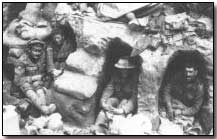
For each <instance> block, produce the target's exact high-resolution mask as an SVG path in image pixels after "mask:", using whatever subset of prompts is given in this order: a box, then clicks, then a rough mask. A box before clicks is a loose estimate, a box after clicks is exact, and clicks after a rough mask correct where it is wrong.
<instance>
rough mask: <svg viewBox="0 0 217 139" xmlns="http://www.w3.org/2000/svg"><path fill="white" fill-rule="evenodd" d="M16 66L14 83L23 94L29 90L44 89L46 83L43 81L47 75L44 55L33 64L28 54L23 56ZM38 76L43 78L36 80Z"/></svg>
mask: <svg viewBox="0 0 217 139" xmlns="http://www.w3.org/2000/svg"><path fill="white" fill-rule="evenodd" d="M15 65H16V66H15V79H14V82H15V84H16V85H17V86H19V87H20V88H21V90H22V91H23V92H26V91H28V90H34V91H35V90H38V89H41V88H42V87H43V85H44V82H43V80H42V79H43V77H45V74H46V59H45V55H44V54H43V56H42V57H41V58H40V60H39V61H38V62H36V63H33V62H32V61H31V60H30V59H29V57H28V56H27V55H26V54H23V55H22V56H21V57H20V58H19V59H18V60H17V63H16V64H15ZM37 76H41V78H39V79H34V78H35V77H37Z"/></svg>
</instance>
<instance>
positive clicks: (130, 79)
mask: <svg viewBox="0 0 217 139" xmlns="http://www.w3.org/2000/svg"><path fill="white" fill-rule="evenodd" d="M140 66H141V59H140V57H137V56H136V57H130V58H129V57H123V58H120V59H119V61H118V62H117V63H116V64H115V65H114V67H115V70H114V73H113V76H112V77H111V81H110V83H109V84H108V85H107V87H106V88H105V90H104V92H103V95H102V98H101V100H100V104H101V107H102V111H100V113H99V115H98V117H97V119H96V122H95V126H94V128H95V129H94V130H95V134H106V128H107V129H108V128H109V121H110V120H112V119H111V118H109V116H108V115H110V116H111V115H122V116H125V117H126V116H128V115H132V114H135V113H136V112H137V105H138V104H137V94H138V89H137V85H138V81H139V80H138V79H139V78H138V77H139V73H140Z"/></svg>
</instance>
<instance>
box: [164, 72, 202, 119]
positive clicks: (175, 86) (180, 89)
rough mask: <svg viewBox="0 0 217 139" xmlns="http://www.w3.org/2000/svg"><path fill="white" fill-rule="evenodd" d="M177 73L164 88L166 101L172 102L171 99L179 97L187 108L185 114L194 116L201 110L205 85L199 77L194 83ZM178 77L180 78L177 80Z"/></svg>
mask: <svg viewBox="0 0 217 139" xmlns="http://www.w3.org/2000/svg"><path fill="white" fill-rule="evenodd" d="M180 76H183V75H182V74H177V75H176V76H175V77H174V78H173V79H172V80H171V82H170V83H168V84H167V85H166V86H165V88H164V91H163V92H164V96H165V97H164V99H165V100H164V101H165V102H171V99H173V98H174V99H177V100H179V101H180V102H182V103H183V104H184V105H185V106H186V108H185V109H184V110H183V115H188V116H194V115H195V114H196V113H198V112H199V110H200V108H201V106H202V104H203V99H204V86H203V84H202V83H201V81H200V80H199V79H195V81H194V82H192V83H187V82H186V81H185V80H184V79H182V77H181V78H180ZM177 79H178V80H177Z"/></svg>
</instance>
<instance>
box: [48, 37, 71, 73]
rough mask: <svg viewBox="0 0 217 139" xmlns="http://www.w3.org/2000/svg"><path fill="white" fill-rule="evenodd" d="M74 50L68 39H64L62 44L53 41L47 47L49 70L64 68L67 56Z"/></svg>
mask: <svg viewBox="0 0 217 139" xmlns="http://www.w3.org/2000/svg"><path fill="white" fill-rule="evenodd" d="M73 51H74V48H73V46H72V45H71V44H70V43H69V42H68V41H64V43H63V45H61V46H57V45H55V44H54V43H51V44H50V45H49V46H48V48H47V55H48V58H49V59H48V68H49V71H50V70H51V69H54V68H56V69H63V68H64V67H65V61H66V59H67V57H68V56H69V54H70V53H72V52H73Z"/></svg>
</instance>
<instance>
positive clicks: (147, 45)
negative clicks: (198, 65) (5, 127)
mask: <svg viewBox="0 0 217 139" xmlns="http://www.w3.org/2000/svg"><path fill="white" fill-rule="evenodd" d="M73 4H74V3H73ZM73 4H72V5H69V4H67V3H58V4H57V5H56V6H57V7H55V5H53V6H54V7H53V9H52V11H50V12H51V15H52V14H53V15H56V18H57V21H58V23H60V24H62V25H67V26H69V27H70V28H71V29H72V30H73V31H74V33H75V36H76V43H77V46H78V47H77V49H76V51H75V52H73V53H71V54H70V55H69V56H68V58H67V60H66V68H65V70H64V72H63V74H62V75H61V76H59V77H57V78H55V79H54V86H53V88H51V89H49V91H50V92H51V93H50V94H48V97H49V98H50V99H51V100H50V101H51V102H54V103H55V104H56V105H57V108H58V110H57V111H58V112H59V113H60V114H59V113H55V114H52V115H50V116H48V117H43V116H41V117H39V118H34V119H29V121H27V124H26V126H25V128H26V129H27V134H29V135H32V134H37V135H64V134H67V135H84V134H92V133H91V131H90V130H89V129H86V128H84V127H89V126H90V125H92V124H94V120H95V118H96V113H97V109H96V107H98V106H97V105H98V104H97V99H98V98H97V97H98V93H99V92H98V91H100V89H99V88H100V87H101V86H99V85H100V83H99V81H100V79H101V75H103V74H104V73H103V72H104V71H103V67H104V64H105V62H106V61H105V60H106V56H107V51H108V49H109V48H108V46H107V45H108V42H109V41H110V39H111V38H116V37H118V38H120V39H121V40H122V41H123V42H126V43H127V44H129V45H130V46H131V47H132V48H130V49H132V50H133V51H132V52H131V56H135V55H140V56H141V57H142V59H143V61H144V62H143V65H142V74H141V75H140V83H139V87H138V90H139V95H138V105H139V108H138V115H135V116H132V117H126V118H123V117H114V118H113V121H112V123H111V127H110V128H111V129H110V131H111V133H110V134H121V135H127V134H130V135H132V134H135V135H138V134H139V135H141V134H142V135H172V134H174V135H183V134H184V133H183V130H182V129H180V127H179V126H177V125H175V124H174V123H172V122H170V121H169V120H168V119H164V118H162V117H161V118H160V121H161V124H160V125H159V126H156V127H155V128H156V129H155V130H154V131H153V130H152V128H153V127H154V125H157V123H156V124H154V125H153V123H152V122H151V121H152V120H153V119H155V118H156V117H157V116H159V115H158V106H157V105H158V91H159V86H160V83H161V80H162V79H161V78H162V74H163V72H164V70H165V67H166V63H167V61H168V59H169V57H170V56H171V55H172V54H173V52H175V51H177V50H180V49H182V50H192V49H196V50H198V51H200V52H201V53H202V54H203V55H204V56H205V58H206V59H207V60H208V62H209V63H210V67H211V74H212V75H213V69H212V65H213V25H212V24H213V21H212V20H213V19H211V18H209V17H207V16H199V17H198V18H195V16H192V15H193V14H192V10H189V9H190V8H191V7H189V6H186V5H185V6H184V9H182V8H181V7H175V6H173V5H172V4H168V5H169V7H166V8H165V9H163V10H162V9H160V8H159V9H160V10H156V12H153V9H154V8H153V9H152V8H150V7H152V6H153V5H156V4H155V3H153V4H148V3H144V4H141V3H134V4H130V5H129V4H126V3H124V4H121V3H116V4H115V3H114V4H113V3H99V4H96V5H95V6H96V7H97V8H93V7H86V6H87V5H86V6H85V5H83V7H82V5H81V6H80V7H79V4H78V5H76V4H74V5H73ZM164 5H166V4H164ZM168 5H167V6H168ZM32 6H33V9H32ZM34 6H35V8H34ZM40 6H41V4H36V5H34V4H33V5H31V4H27V7H26V9H25V10H24V11H22V12H21V13H20V16H21V20H18V19H14V20H13V21H12V22H11V23H10V24H9V23H8V22H7V21H8V20H7V18H6V17H4V24H3V25H4V28H5V31H4V33H3V44H4V45H5V46H8V47H9V48H10V50H9V55H10V56H12V57H15V58H19V56H20V55H22V54H23V53H24V52H23V51H22V50H23V48H24V46H25V45H26V44H27V42H28V40H31V39H32V38H35V37H36V38H39V39H42V40H45V39H46V38H47V37H48V36H49V35H50V33H51V24H50V23H49V22H48V21H46V20H44V19H42V20H43V22H42V24H39V22H38V20H37V23H38V24H37V26H36V28H37V30H36V32H38V31H39V32H40V33H41V34H37V33H36V34H31V35H33V36H29V35H28V34H25V33H24V34H21V35H17V34H16V28H17V26H19V24H22V22H24V21H25V20H30V19H32V18H34V16H33V17H31V16H28V12H29V11H31V12H33V11H34V10H35V11H36V12H37V10H36V9H37V8H39V7H40ZM73 6H74V8H72V7H73ZM149 6H150V7H149ZM177 6H178V5H177ZM144 7H146V8H147V9H146V10H144V12H143V13H141V14H137V13H138V12H137V10H138V9H140V8H142V9H143V8H144ZM153 7H154V6H153ZM173 7H174V9H175V11H176V12H174V11H173ZM196 7H197V6H196ZM149 8H150V9H149ZM192 8H194V7H192ZM196 9H197V8H195V10H196ZM7 10H8V9H7V7H4V12H7ZM195 10H193V13H194V12H195ZM177 11H179V12H177ZM190 11H191V12H190ZM44 12H45V11H44ZM48 12H49V11H48ZM53 12H54V13H53ZM130 12H133V13H134V15H132V14H131V15H130V16H128V17H130V18H131V19H132V20H130V22H122V18H123V16H125V15H126V14H127V13H130ZM190 13H191V14H190ZM5 14H6V13H5ZM200 14H201V13H200ZM26 16H27V17H26ZM103 17H106V20H103V19H102V18H103ZM49 18H50V20H53V19H52V18H51V17H49ZM124 18H125V17H124ZM130 18H129V19H130ZM24 19H25V20H24ZM117 20H120V21H121V22H114V21H117ZM127 20H128V19H127ZM39 21H40V20H39ZM109 21H113V22H109ZM8 24H9V25H8ZM34 31H35V30H34ZM5 46H4V47H5ZM120 49H121V50H123V51H125V49H124V48H120ZM123 53H124V52H123ZM210 78H211V79H212V77H210ZM209 84H210V87H212V86H213V85H212V83H211V82H210V83H209ZM210 94H211V95H210V96H211V97H210V103H209V106H208V108H207V109H206V108H204V109H203V111H205V113H206V114H207V115H205V116H204V117H207V120H205V121H208V122H207V123H212V121H213V119H212V118H213V117H212V114H213V102H212V99H213V90H210ZM3 95H4V94H3ZM4 101H5V97H4ZM6 101H9V100H6ZM7 104H8V103H7ZM144 113H147V115H150V116H149V117H147V116H146V115H143V114H144ZM150 117H151V118H150ZM63 121H64V122H63ZM66 121H67V122H70V125H73V127H71V126H69V127H66V125H65V124H66V123H65V122H66ZM204 125H205V130H206V134H209V133H208V131H210V130H211V129H212V128H213V125H212V124H209V125H206V123H205V122H204ZM74 126H77V127H74ZM132 127H133V128H132ZM192 134H194V133H192Z"/></svg>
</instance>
